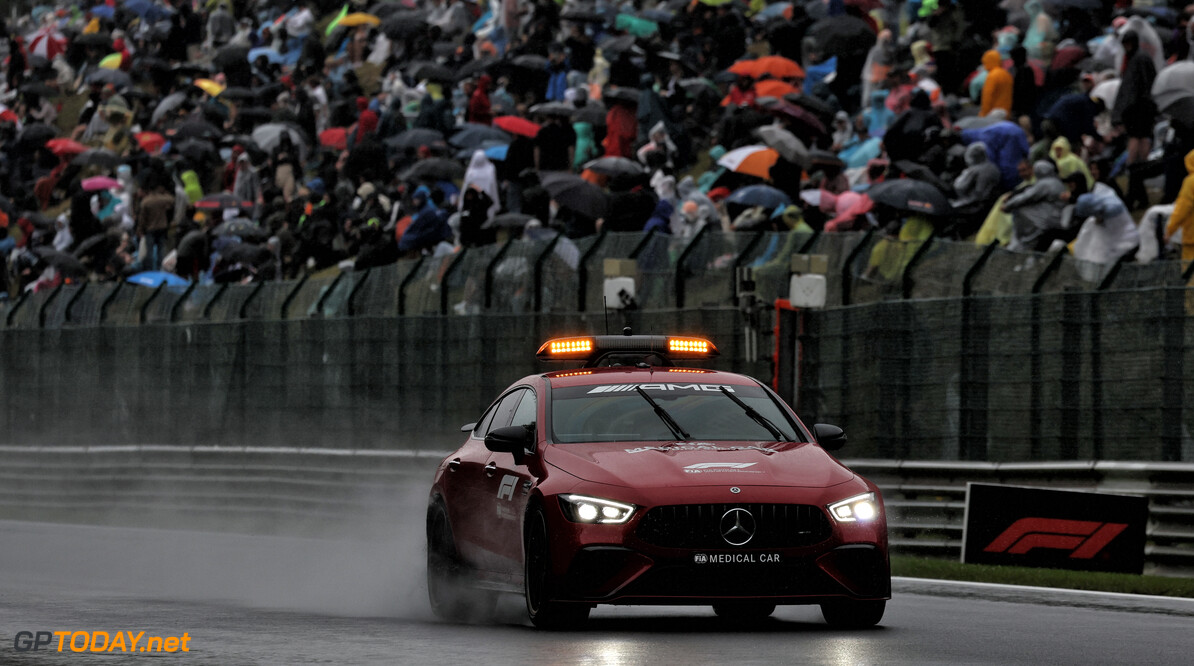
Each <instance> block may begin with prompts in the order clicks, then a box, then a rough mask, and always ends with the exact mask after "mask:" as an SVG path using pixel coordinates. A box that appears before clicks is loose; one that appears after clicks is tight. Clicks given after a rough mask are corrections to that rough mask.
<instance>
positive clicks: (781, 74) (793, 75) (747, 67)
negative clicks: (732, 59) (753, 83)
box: [729, 56, 804, 79]
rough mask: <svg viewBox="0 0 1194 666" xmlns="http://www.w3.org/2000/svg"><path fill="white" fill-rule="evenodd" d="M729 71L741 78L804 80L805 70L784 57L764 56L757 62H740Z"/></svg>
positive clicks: (731, 66) (756, 60)
mask: <svg viewBox="0 0 1194 666" xmlns="http://www.w3.org/2000/svg"><path fill="white" fill-rule="evenodd" d="M729 71H731V72H733V73H735V74H737V75H739V76H749V77H751V78H755V79H757V78H760V77H762V76H763V75H764V74H767V75H770V76H772V77H774V78H777V79H799V78H804V68H803V67H801V66H800V65H799V64H798V63H797V62H796V61H794V60H790V59H788V58H785V57H783V56H764V57H762V58H758V59H755V60H739V61H738V62H736V63H734V64H733V65H730V69H729Z"/></svg>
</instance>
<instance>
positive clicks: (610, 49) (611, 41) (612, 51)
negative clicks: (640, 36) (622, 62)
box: [597, 35, 638, 60]
mask: <svg viewBox="0 0 1194 666" xmlns="http://www.w3.org/2000/svg"><path fill="white" fill-rule="evenodd" d="M635 40H636V38H635V36H634V35H622V36H620V37H609V38H607V39H603V40H601V42H599V43H598V44H597V46H599V47H601V52H602V54H604V55H605V58H606V59H607V60H612V59H614V58H617V57H618V54H619V53H622V52H623V51H630V50H634V49H638V45H637V44H635Z"/></svg>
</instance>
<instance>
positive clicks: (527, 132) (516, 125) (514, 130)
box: [493, 116, 539, 139]
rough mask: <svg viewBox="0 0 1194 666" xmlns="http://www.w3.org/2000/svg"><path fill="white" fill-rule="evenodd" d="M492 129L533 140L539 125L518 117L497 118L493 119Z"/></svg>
mask: <svg viewBox="0 0 1194 666" xmlns="http://www.w3.org/2000/svg"><path fill="white" fill-rule="evenodd" d="M493 125H494V127H497V128H500V129H503V130H506V131H507V132H509V133H511V134H517V135H519V136H525V137H528V138H531V139H533V138H535V135H537V134H539V125H537V124H536V123H533V122H531V121H529V120H527V119H526V118H521V117H519V116H498V117H497V118H494V119H493Z"/></svg>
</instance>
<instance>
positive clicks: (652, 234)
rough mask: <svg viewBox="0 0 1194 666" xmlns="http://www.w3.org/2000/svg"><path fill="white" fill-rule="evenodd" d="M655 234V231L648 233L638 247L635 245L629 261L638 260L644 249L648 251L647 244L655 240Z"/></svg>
mask: <svg viewBox="0 0 1194 666" xmlns="http://www.w3.org/2000/svg"><path fill="white" fill-rule="evenodd" d="M655 234H656V230H655V229H652V230H650V231H648V232H647V233H646V234H645V235H644V236H643V239H642V240H640V241H639V242H638V245H635V246H634V249H633V250H631V251H630V256H629V257H628V258H629V259H638V255H639V253H640V252H642V251H643V250H644V249H646V247H647V244H648V243H650V242H651V239H652V238H655Z"/></svg>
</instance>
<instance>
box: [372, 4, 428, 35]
mask: <svg viewBox="0 0 1194 666" xmlns="http://www.w3.org/2000/svg"><path fill="white" fill-rule="evenodd" d="M426 29H427V12H425V11H421V10H420V11H403V12H394V13H393V14H390V15H389V16H387V17H386V18H385V19H384V20H382V22H381V31H382V32H383V33H385V36H386V37H389V38H390V39H406V38H407V37H413V36H415V35H417V34H419V33H420V32H423V31H424V30H426Z"/></svg>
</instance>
